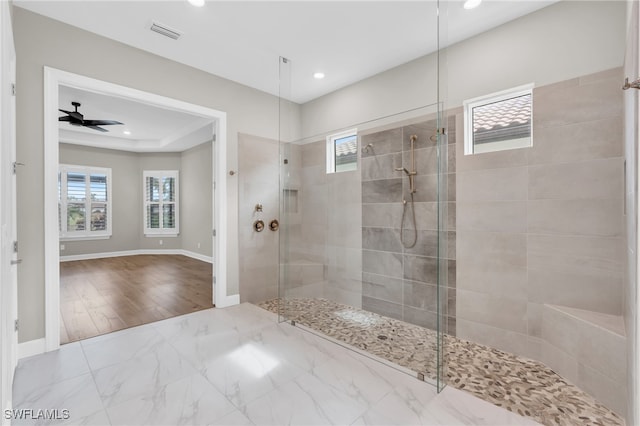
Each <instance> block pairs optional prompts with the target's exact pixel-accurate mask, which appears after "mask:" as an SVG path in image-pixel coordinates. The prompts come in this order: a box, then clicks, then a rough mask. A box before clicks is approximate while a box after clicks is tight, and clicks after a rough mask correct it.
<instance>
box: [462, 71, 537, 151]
mask: <svg viewBox="0 0 640 426" xmlns="http://www.w3.org/2000/svg"><path fill="white" fill-rule="evenodd" d="M532 90H533V85H532V84H529V85H526V86H520V87H516V88H514V89H510V90H505V91H503V92H499V93H493V94H491V95H486V96H482V97H479V98H475V99H470V100H468V101H465V102H464V121H465V129H464V141H465V147H464V153H465V155H469V154H480V153H485V152H494V151H503V150H506V149H516V148H526V147H530V146H532V143H533V134H532V133H533V132H532V125H531V123H532V121H533V120H532V118H533V108H532V99H533V95H532Z"/></svg>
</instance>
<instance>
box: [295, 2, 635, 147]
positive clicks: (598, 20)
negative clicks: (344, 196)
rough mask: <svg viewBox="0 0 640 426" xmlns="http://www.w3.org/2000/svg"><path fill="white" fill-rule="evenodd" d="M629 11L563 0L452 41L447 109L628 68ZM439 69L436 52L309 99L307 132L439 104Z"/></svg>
mask: <svg viewBox="0 0 640 426" xmlns="http://www.w3.org/2000/svg"><path fill="white" fill-rule="evenodd" d="M625 11H626V5H625V3H624V2H621V1H563V2H559V3H556V4H554V5H552V6H549V7H546V8H544V9H541V10H539V11H537V12H534V13H532V14H529V15H527V16H524V17H522V18H520V19H517V20H514V21H512V22H509V23H507V24H504V25H502V26H500V27H498V28H495V29H493V30H490V31H487V32H485V33H483V34H480V35H479V36H476V37H474V38H472V39H469V40H465V41H462V42H460V43H457V44H455V45H453V46H451V47H450V48H448V49H447V50H446V51H445V52H443V53H442V54H441V57H442V58H443V60H445V61H446V64H445V68H443V71H444V72H446V73H447V75H446V78H447V80H448V87H447V88H446V90H447V93H445V95H444V98H445V100H446V108H453V107H457V106H460V105H462V101H463V100H465V99H469V98H473V97H476V96H478V95H481V94H486V93H492V92H495V91H498V90H503V89H508V88H510V87H515V86H518V85H521V84H525V83H531V82H534V83H535V84H536V85H539V86H540V85H547V84H550V83H556V82H559V81H563V80H567V79H569V78H573V77H577V76H581V75H587V74H592V73H595V72H598V71H604V70H608V69H611V68H615V67H619V66H621V65H622V58H623V56H624V44H625V22H626V21H625ZM445 38H446V36H445ZM436 70H437V62H436V55H435V54H432V55H428V56H424V57H422V58H419V59H416V60H414V61H411V62H409V63H407V64H404V65H401V66H399V67H396V68H393V69H391V70H389V71H386V72H383V73H381V74H378V75H375V76H373V77H370V78H368V79H365V80H362V81H360V82H358V83H355V84H353V85H351V86H348V87H346V88H344V89H341V90H338V91H335V92H333V93H330V94H328V95H325V96H323V97H320V98H318V99H315V100H313V101H310V102H307V103H305V104H303V105H302V135H303V137H311V136H314V135H318V134H322V133H324V132H329V131H332V130H335V129H339V128H343V127H348V126H352V125H354V124H356V123H361V122H364V121H368V120H372V119H375V118H378V117H384V116H387V115H390V114H396V113H399V112H402V111H406V110H409V109H412V108H417V107H421V106H424V105H429V104H433V103H435V102H436V101H437V95H436V88H437V87H436V77H437V74H436Z"/></svg>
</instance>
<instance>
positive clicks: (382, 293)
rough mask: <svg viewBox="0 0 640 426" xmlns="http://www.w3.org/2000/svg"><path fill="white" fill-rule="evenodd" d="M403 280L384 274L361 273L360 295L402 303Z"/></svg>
mask: <svg viewBox="0 0 640 426" xmlns="http://www.w3.org/2000/svg"><path fill="white" fill-rule="evenodd" d="M403 285H404V280H402V279H399V278H390V277H387V276H384V275H377V274H371V273H368V272H363V273H362V295H363V296H367V297H371V298H374V299H380V300H387V301H389V302H394V303H403V288H402V287H403Z"/></svg>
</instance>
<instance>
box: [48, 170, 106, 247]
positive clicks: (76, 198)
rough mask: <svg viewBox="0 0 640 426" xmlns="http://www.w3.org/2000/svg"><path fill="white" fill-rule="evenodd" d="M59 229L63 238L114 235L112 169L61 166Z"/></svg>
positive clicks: (89, 237) (97, 237)
mask: <svg viewBox="0 0 640 426" xmlns="http://www.w3.org/2000/svg"><path fill="white" fill-rule="evenodd" d="M58 229H59V231H60V238H61V239H101V238H108V237H110V236H111V169H109V168H102V167H87V166H72V165H68V164H61V165H60V166H59V167H58Z"/></svg>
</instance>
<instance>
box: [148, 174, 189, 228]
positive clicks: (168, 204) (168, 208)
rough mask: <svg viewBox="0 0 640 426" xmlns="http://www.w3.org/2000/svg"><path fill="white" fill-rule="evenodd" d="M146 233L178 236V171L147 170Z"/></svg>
mask: <svg viewBox="0 0 640 426" xmlns="http://www.w3.org/2000/svg"><path fill="white" fill-rule="evenodd" d="M143 185H144V234H145V235H146V236H172V235H173V236H176V235H178V234H179V223H180V222H179V216H178V206H179V201H178V171H177V170H160V171H150V170H145V171H144V173H143Z"/></svg>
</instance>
